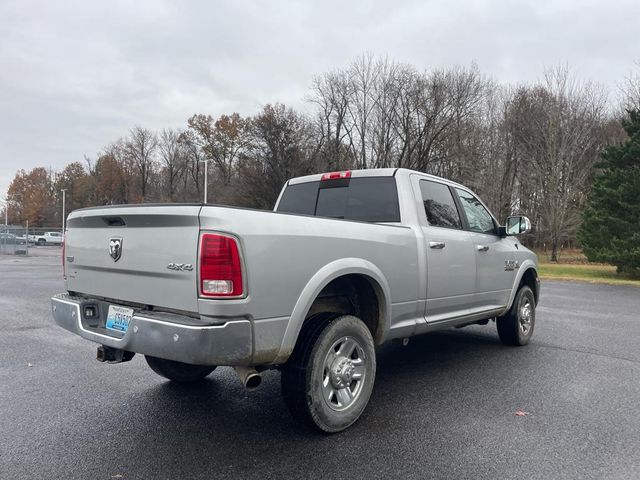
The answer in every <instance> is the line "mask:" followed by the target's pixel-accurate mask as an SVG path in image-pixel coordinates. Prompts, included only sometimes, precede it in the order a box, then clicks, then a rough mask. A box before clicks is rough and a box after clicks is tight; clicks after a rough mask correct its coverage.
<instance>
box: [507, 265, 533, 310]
mask: <svg viewBox="0 0 640 480" xmlns="http://www.w3.org/2000/svg"><path fill="white" fill-rule="evenodd" d="M522 285H527V286H529V287H530V288H531V290H533V296H534V299H535V302H536V305H537V304H538V301H539V298H540V283H539V279H538V269H537V266H536V264H535V263H534V262H533V261H532V260H525V261H524V262H522V265H521V266H520V270H518V275H516V278H515V281H514V282H513V288H512V289H511V295H510V296H509V303H508V304H507V307H506V308H505V310H504V312H503V314H505V313H507V312H508V311H509V310H510V309H511V306H512V305H513V301H514V299H515V298H516V293H518V290H519V289H520V287H521V286H522Z"/></svg>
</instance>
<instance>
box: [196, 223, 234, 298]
mask: <svg viewBox="0 0 640 480" xmlns="http://www.w3.org/2000/svg"><path fill="white" fill-rule="evenodd" d="M243 290H244V289H243V286H242V262H241V261H240V252H239V251H238V243H237V242H236V240H235V239H234V238H232V237H228V236H226V235H219V234H214V233H205V234H203V235H202V237H201V240H200V294H201V295H203V296H205V297H239V296H242V295H243V294H244V291H243Z"/></svg>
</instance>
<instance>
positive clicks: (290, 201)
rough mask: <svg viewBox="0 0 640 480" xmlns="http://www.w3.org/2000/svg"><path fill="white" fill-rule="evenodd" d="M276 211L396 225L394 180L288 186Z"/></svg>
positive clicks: (353, 180)
mask: <svg viewBox="0 0 640 480" xmlns="http://www.w3.org/2000/svg"><path fill="white" fill-rule="evenodd" d="M278 212H286V213H297V214H301V215H315V216H317V217H330V218H343V219H345V220H357V221H361V222H399V221H400V208H399V206H398V190H397V188H396V181H395V178H394V177H361V178H351V179H348V180H346V179H340V180H329V181H321V182H307V183H299V184H297V185H290V186H288V187H287V188H286V189H285V191H284V193H283V194H282V198H281V199H280V204H279V205H278Z"/></svg>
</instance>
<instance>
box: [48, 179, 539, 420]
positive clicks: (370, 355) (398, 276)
mask: <svg viewBox="0 0 640 480" xmlns="http://www.w3.org/2000/svg"><path fill="white" fill-rule="evenodd" d="M529 229H530V222H529V220H528V219H527V218H526V217H522V216H515V217H509V218H507V219H506V225H505V226H501V225H500V224H498V222H497V221H496V219H495V218H494V217H493V215H492V214H491V213H490V212H489V210H488V209H487V208H486V207H485V206H484V205H483V203H482V202H481V201H480V200H479V199H478V197H477V196H476V195H475V194H474V193H473V192H471V191H470V190H469V189H467V188H466V187H464V186H462V185H459V184H457V183H454V182H450V181H447V180H444V179H442V178H438V177H434V176H430V175H426V174H423V173H420V172H414V171H411V170H405V169H372V170H354V171H345V172H333V173H327V174H319V175H311V176H307V177H301V178H295V179H292V180H290V181H289V182H287V184H286V185H285V186H284V188H283V190H282V192H281V194H280V197H279V199H278V201H277V203H276V206H275V209H274V211H262V210H252V209H243V208H232V207H226V206H217V205H202V204H196V205H169V204H164V205H123V206H110V207H96V208H86V209H81V210H76V211H74V212H72V213H71V214H70V215H69V218H68V221H67V231H66V241H65V244H64V250H63V264H64V275H65V280H66V289H67V292H66V293H61V294H59V295H56V296H54V297H53V298H52V302H51V303H52V313H53V318H54V319H55V321H56V323H58V324H59V325H60V326H61V327H63V328H65V329H66V330H69V331H71V332H73V333H75V334H77V335H80V336H81V337H83V338H86V339H87V340H91V341H93V342H96V343H98V344H100V346H99V347H98V353H97V356H98V360H101V361H107V362H112V363H118V362H123V361H127V360H130V359H131V358H132V357H133V355H134V354H135V353H140V354H144V355H145V357H146V360H147V363H148V364H149V366H150V367H151V368H152V369H153V370H154V371H155V372H156V373H158V374H160V375H162V376H164V377H166V378H168V379H170V380H173V381H177V382H189V381H196V380H200V379H202V378H204V377H206V376H207V375H209V374H210V373H211V372H212V371H213V370H214V369H215V368H216V366H219V365H226V366H233V367H234V368H235V369H236V371H237V372H238V374H239V375H240V378H241V380H242V381H243V382H244V383H245V386H247V387H248V388H254V387H256V386H257V385H258V384H259V383H260V378H261V377H260V372H261V371H263V370H264V369H266V368H278V369H280V370H281V372H282V375H281V377H282V392H283V397H284V399H285V402H286V403H287V405H288V407H289V408H290V410H291V412H292V414H293V415H294V417H295V418H296V419H298V420H301V421H303V422H306V423H308V424H310V425H312V426H314V427H316V428H318V429H320V430H322V431H325V432H337V431H340V430H343V429H345V428H347V427H348V426H350V425H351V424H353V423H354V422H355V421H356V420H357V419H358V417H359V416H360V415H361V413H362V412H363V410H364V408H365V407H366V405H367V402H368V400H369V397H370V396H371V391H372V389H373V384H374V378H375V374H376V354H375V346H376V345H379V344H382V343H383V342H385V341H388V340H392V339H397V340H398V341H400V342H402V343H406V342H407V341H408V338H409V337H411V336H413V335H418V334H422V333H427V332H431V331H434V330H440V329H443V328H449V327H460V326H464V325H471V324H482V325H484V324H487V323H488V322H489V321H490V320H493V321H495V323H496V325H497V330H498V335H499V337H500V339H501V340H502V342H503V343H505V344H507V345H525V344H527V343H528V342H529V339H530V338H531V335H532V333H533V328H534V323H535V307H536V304H537V303H538V295H539V281H538V275H537V271H536V268H537V261H536V256H535V255H534V254H533V253H532V252H531V251H530V250H528V249H527V248H525V247H524V246H522V245H521V244H520V242H519V241H518V240H517V239H516V238H515V237H514V235H518V234H522V233H526V232H527V231H528V230H529Z"/></svg>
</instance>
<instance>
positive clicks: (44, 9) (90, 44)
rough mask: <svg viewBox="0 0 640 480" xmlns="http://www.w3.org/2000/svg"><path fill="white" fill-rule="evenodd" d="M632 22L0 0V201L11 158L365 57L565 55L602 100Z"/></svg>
mask: <svg viewBox="0 0 640 480" xmlns="http://www.w3.org/2000/svg"><path fill="white" fill-rule="evenodd" d="M638 32H640V1H639V0H628V1H627V0H610V1H604V0H600V1H584V0H579V1H578V0H576V1H557V0H556V1H542V0H533V1H502V2H500V1H489V0H487V1H469V0H466V1H452V0H447V1H442V0H440V1H419V0H418V1H401V0H395V1H376V2H360V1H352V0H349V1H337V2H332V1H327V0H322V1H311V0H307V1H299V2H293V1H242V0H236V1H213V0H212V1H202V2H188V1H177V0H176V1H159V0H154V1H151V0H150V1H113V0H110V1H106V2H105V1H102V2H90V1H86V0H83V1H78V2H67V1H62V0H56V1H45V0H42V1H41V2H32V1H25V0H17V1H9V0H0V196H2V195H4V193H5V192H6V189H7V187H8V185H9V182H10V181H11V179H12V178H13V176H14V175H15V173H16V171H17V170H18V169H19V168H24V169H30V168H33V167H36V166H46V167H53V168H54V169H56V168H61V167H63V166H64V165H65V164H66V163H68V162H72V161H83V155H85V154H86V155H89V156H90V157H95V155H96V153H97V152H99V150H100V149H101V147H102V146H104V145H105V144H107V143H108V142H110V141H112V140H116V139H117V138H119V137H121V136H123V135H125V134H126V133H127V131H128V129H129V128H131V127H132V126H134V125H142V126H146V127H149V128H153V129H157V128H162V127H182V126H184V125H185V123H186V119H187V118H188V117H189V116H190V115H192V114H193V113H196V112H201V113H209V114H212V115H214V116H217V115H220V114H222V113H232V112H234V111H237V112H239V113H240V114H242V115H250V114H253V113H255V112H256V111H257V110H258V109H259V108H260V107H261V106H263V105H265V104H266V103H269V102H276V101H279V102H283V103H286V104H288V105H290V106H293V107H296V108H308V107H307V106H306V104H305V102H304V97H305V95H306V94H307V93H308V91H309V87H310V84H311V80H312V77H313V76H314V75H315V74H318V73H322V72H323V71H326V70H330V69H333V68H335V67H340V66H344V65H345V64H347V63H348V62H349V61H350V60H352V59H353V58H354V57H356V56H357V55H360V54H362V53H365V52H371V53H373V54H376V55H388V56H389V58H391V59H394V60H398V61H402V62H408V63H411V64H413V65H415V66H416V67H417V68H419V69H428V68H433V67H443V66H451V65H456V64H461V65H469V64H470V63H471V62H473V61H475V62H477V64H478V65H479V67H480V69H481V71H482V72H483V73H485V74H488V75H490V76H492V77H494V78H495V79H496V80H498V81H501V82H529V81H535V80H536V79H538V78H540V76H541V74H542V70H543V69H544V68H545V67H548V66H553V65H556V64H558V63H564V62H568V64H569V66H570V67H571V68H572V70H573V72H574V73H575V74H576V75H578V76H580V77H584V78H589V79H591V80H595V81H597V82H600V83H602V84H604V85H605V86H606V87H607V88H608V89H609V90H610V92H611V96H615V95H616V88H617V84H618V83H620V82H621V81H622V80H623V79H624V77H625V76H627V75H628V74H629V73H630V72H631V71H632V70H633V68H634V64H633V62H634V60H638V59H640V37H639V33H638Z"/></svg>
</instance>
